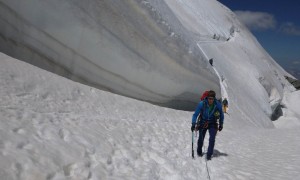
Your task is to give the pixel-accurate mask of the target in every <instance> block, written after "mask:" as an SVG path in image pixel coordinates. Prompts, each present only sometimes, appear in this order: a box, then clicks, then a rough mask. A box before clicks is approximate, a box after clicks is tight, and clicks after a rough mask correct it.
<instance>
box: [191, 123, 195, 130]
mask: <svg viewBox="0 0 300 180" xmlns="http://www.w3.org/2000/svg"><path fill="white" fill-rule="evenodd" d="M194 130H195V123H193V124H192V127H191V131H192V132H193V131H194Z"/></svg>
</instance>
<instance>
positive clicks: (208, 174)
mask: <svg viewBox="0 0 300 180" xmlns="http://www.w3.org/2000/svg"><path fill="white" fill-rule="evenodd" d="M199 133H200V131H199ZM201 137H202V144H203V149H204V152H205V151H206V150H205V145H204V137H203V129H202V131H201ZM205 166H206V171H207V177H208V179H209V180H211V178H210V173H209V170H208V165H207V159H206V158H205Z"/></svg>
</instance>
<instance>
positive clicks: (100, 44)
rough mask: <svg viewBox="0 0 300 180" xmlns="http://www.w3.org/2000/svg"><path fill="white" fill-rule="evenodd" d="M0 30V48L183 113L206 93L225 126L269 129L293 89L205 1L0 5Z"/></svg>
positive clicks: (228, 18) (2, 0) (224, 12)
mask: <svg viewBox="0 0 300 180" xmlns="http://www.w3.org/2000/svg"><path fill="white" fill-rule="evenodd" d="M0 25H1V29H0V51H2V52H4V53H6V54H8V55H11V56H13V57H15V58H18V59H21V60H24V61H27V62H29V63H31V64H34V65H36V66H39V67H41V68H44V69H46V70H49V71H51V72H54V73H57V74H59V75H62V76H65V77H67V78H70V79H72V80H75V81H79V82H82V83H85V84H88V85H92V86H94V87H97V88H100V89H104V90H107V91H111V92H114V93H118V94H122V95H126V96H129V97H133V98H136V99H141V100H146V101H149V102H152V103H155V104H160V105H163V106H168V107H173V108H179V109H185V110H193V109H194V108H195V104H196V103H197V102H198V101H199V97H200V95H201V93H202V92H203V91H204V90H207V89H213V90H215V91H217V94H218V97H221V96H223V97H225V96H226V97H228V98H229V100H230V111H232V112H237V111H238V112H241V114H243V117H240V116H239V117H238V116H235V114H232V117H231V119H234V120H235V122H236V123H235V125H234V126H232V127H239V126H241V125H242V124H244V122H246V123H247V124H249V125H254V126H263V127H272V126H273V124H272V123H271V121H270V119H269V118H270V116H271V114H272V112H273V111H274V110H275V109H276V107H277V106H278V105H279V104H280V102H281V100H282V97H283V94H284V90H285V89H290V90H292V88H291V87H290V86H289V85H288V83H287V82H286V80H285V78H284V77H283V75H285V74H286V72H285V71H284V70H283V69H282V68H281V67H280V66H279V65H278V64H277V63H276V62H275V61H274V60H273V59H272V58H271V57H270V56H269V55H268V53H267V52H265V50H264V49H263V48H262V47H261V46H260V44H259V43H258V42H257V41H256V39H255V38H254V37H253V36H252V34H251V33H250V32H249V31H248V30H247V28H245V26H243V25H242V24H241V23H240V22H239V21H238V20H237V18H236V16H235V14H234V13H233V12H232V11H230V10H229V9H228V8H226V7H225V6H223V5H222V4H221V3H219V2H218V1H214V0H189V1H187V0H126V1H124V0H113V1H111V0H89V1H80V0H64V1H58V0H51V1H39V0H27V1H19V0H0ZM210 58H213V59H214V63H213V66H211V65H210V64H209V63H208V59H210ZM241 94H242V96H241ZM237 95H239V96H237ZM246 104H247V105H246ZM249 107H251V108H249ZM253 119H261V121H260V123H257V121H253ZM239 122H243V123H241V124H240V123H239Z"/></svg>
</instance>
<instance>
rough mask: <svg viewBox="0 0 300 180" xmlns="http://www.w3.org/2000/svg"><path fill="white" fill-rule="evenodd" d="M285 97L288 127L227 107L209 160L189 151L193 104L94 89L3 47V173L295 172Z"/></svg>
mask: <svg viewBox="0 0 300 180" xmlns="http://www.w3.org/2000/svg"><path fill="white" fill-rule="evenodd" d="M237 96H238V97H239V96H244V95H243V94H237ZM286 97H287V99H286V101H285V105H286V107H287V108H289V109H286V110H285V111H287V112H286V113H285V115H284V116H283V117H281V118H280V120H279V121H280V124H282V125H280V126H283V127H285V129H282V128H280V126H279V127H278V128H276V129H275V128H269V129H266V128H261V127H253V126H249V125H248V124H247V123H243V122H240V123H239V125H240V127H238V128H236V127H235V125H234V123H235V122H234V119H232V118H231V116H232V115H233V114H235V115H236V116H237V117H240V118H241V119H242V118H243V112H239V111H236V112H234V111H230V115H227V114H225V124H224V130H223V131H221V132H219V133H218V135H217V140H216V146H215V152H214V157H213V159H212V160H211V161H208V162H206V160H205V158H204V157H203V158H199V157H197V158H196V159H192V158H191V139H192V138H191V131H190V123H191V117H192V112H186V111H180V110H172V109H168V108H163V107H159V106H155V105H152V104H149V103H146V102H142V101H137V100H134V99H130V98H127V97H123V96H120V95H116V94H112V93H109V92H105V91H101V90H97V89H95V88H93V87H89V86H85V85H81V84H79V83H76V82H73V81H70V80H68V79H65V78H63V77H60V76H57V75H55V74H52V73H49V72H47V71H45V70H41V69H39V68H36V67H34V66H32V65H29V64H26V63H24V62H21V61H19V60H15V59H12V58H10V57H8V56H6V55H4V54H1V55H0V107H1V110H0V118H1V119H0V138H1V139H0V177H1V179H10V180H14V179H22V180H33V179H47V180H50V179H51V180H59V179H72V180H73V179H74V180H80V179H82V180H85V179H93V180H96V179H172V180H173V179H208V178H210V179H297V177H300V156H299V155H298V153H299V149H300V143H299V142H300V136H299V129H298V128H299V127H300V126H299V117H300V115H299V111H297V108H296V107H299V102H300V101H299V99H300V91H295V92H293V93H290V94H289V96H286ZM244 98H247V97H246V96H245V97H244ZM248 108H251V107H248ZM291 119H294V120H293V121H291ZM251 121H252V123H256V124H259V123H261V120H260V119H251ZM296 122H297V123H296ZM289 123H292V124H293V126H291V127H289V128H286V124H289ZM205 143H206V144H205V146H204V148H205V147H207V139H206V140H205ZM195 146H196V144H195ZM206 163H207V164H206Z"/></svg>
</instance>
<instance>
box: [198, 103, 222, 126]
mask: <svg viewBox="0 0 300 180" xmlns="http://www.w3.org/2000/svg"><path fill="white" fill-rule="evenodd" d="M213 104H214V106H213V110H212V112H211V113H209V105H208V100H207V98H205V99H204V100H203V101H201V102H200V103H199V104H198V106H197V108H196V111H195V113H194V115H193V119H192V124H193V123H196V121H197V117H198V116H199V114H201V113H202V115H201V116H202V118H201V121H200V124H204V123H205V121H208V123H214V122H217V119H216V118H215V112H216V111H219V113H220V120H219V123H220V125H223V122H224V113H223V110H222V105H221V103H220V102H219V101H217V100H216V99H215V100H214V103H213Z"/></svg>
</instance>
